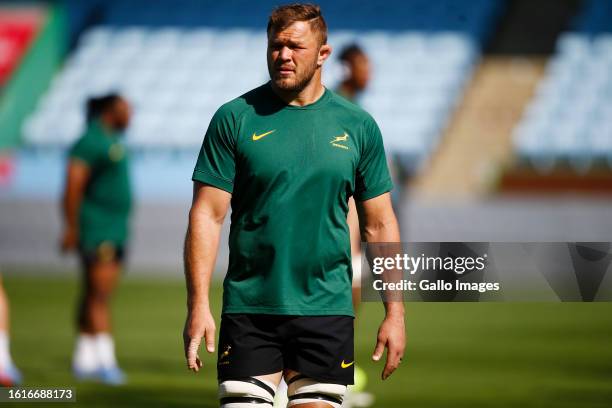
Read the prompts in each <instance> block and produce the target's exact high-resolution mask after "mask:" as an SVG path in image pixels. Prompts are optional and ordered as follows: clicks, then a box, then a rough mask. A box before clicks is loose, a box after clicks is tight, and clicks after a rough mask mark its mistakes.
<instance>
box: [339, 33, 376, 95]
mask: <svg viewBox="0 0 612 408" xmlns="http://www.w3.org/2000/svg"><path fill="white" fill-rule="evenodd" d="M338 59H339V60H340V62H341V63H342V66H343V68H344V78H343V79H342V81H341V82H340V85H339V86H338V88H336V92H337V93H338V94H340V95H342V96H344V97H345V98H346V99H348V100H349V101H351V102H355V103H358V102H359V96H360V94H361V93H362V92H363V91H364V90H365V89H366V88H367V87H368V84H369V83H370V76H371V70H370V59H369V58H368V55H367V54H366V53H365V51H364V50H363V49H362V48H361V47H360V46H359V45H358V44H351V45H348V46H346V47H345V48H343V49H342V51H341V52H340V56H339V57H338Z"/></svg>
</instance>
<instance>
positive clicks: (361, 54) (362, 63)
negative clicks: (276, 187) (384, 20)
mask: <svg viewBox="0 0 612 408" xmlns="http://www.w3.org/2000/svg"><path fill="white" fill-rule="evenodd" d="M338 59H339V60H340V62H341V63H342V67H343V72H344V77H343V78H342V81H341V82H340V85H339V86H338V87H337V88H336V93H338V94H340V95H342V96H344V97H345V98H346V99H348V100H349V101H351V102H353V103H355V104H359V99H360V98H359V97H360V95H361V93H362V92H363V91H364V90H365V89H366V88H367V86H368V83H369V82H370V76H371V70H370V59H369V58H368V56H367V54H366V53H365V51H364V50H363V49H362V48H361V47H360V46H359V45H358V44H350V45H348V46H346V47H344V48H343V49H342V50H341V51H340V55H339V57H338ZM347 222H348V226H349V230H350V232H351V256H352V264H353V308H354V309H355V313H357V311H358V309H359V304H360V301H361V233H360V232H359V217H358V216H357V207H356V206H355V199H354V198H353V197H351V198H350V199H349V211H348V216H347ZM366 383H367V374H366V372H365V371H364V370H363V369H361V368H360V367H359V366H358V365H357V364H355V385H354V386H352V387H349V388H348V390H347V395H346V399H345V404H344V405H345V406H354V407H367V406H370V405H372V403H373V402H374V397H373V396H372V395H371V394H369V393H366V392H364V388H365V386H366Z"/></svg>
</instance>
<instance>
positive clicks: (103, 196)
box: [62, 94, 131, 384]
mask: <svg viewBox="0 0 612 408" xmlns="http://www.w3.org/2000/svg"><path fill="white" fill-rule="evenodd" d="M130 114H131V112H130V106H129V104H128V103H127V101H126V100H125V99H123V98H122V97H121V96H119V95H116V94H111V95H106V96H103V97H99V98H92V99H90V100H89V102H88V104H87V130H86V132H85V134H84V135H83V136H82V137H81V138H80V139H78V140H77V141H76V143H75V144H74V145H73V146H72V148H71V149H70V152H69V157H70V159H69V163H68V170H67V180H66V189H65V193H64V200H63V210H64V221H65V222H64V235H63V237H62V249H63V250H64V251H68V250H74V249H78V252H79V255H80V258H81V263H82V267H83V292H82V293H81V299H80V303H79V306H78V331H79V334H78V338H77V341H76V348H75V351H74V356H73V371H74V374H75V376H76V377H77V378H78V379H81V380H98V381H102V382H105V383H108V384H121V383H123V382H124V381H125V376H124V374H123V372H122V371H121V370H120V369H119V366H118V364H117V360H116V358H115V346H114V341H113V338H112V336H111V316H110V299H111V295H112V293H113V290H114V288H115V286H116V283H117V280H118V278H119V275H120V272H121V267H122V261H123V256H124V251H125V246H126V243H127V239H128V218H129V215H130V208H131V189H130V183H129V177H128V161H127V160H128V158H127V150H126V148H125V147H124V145H123V144H122V142H121V136H122V134H123V131H124V130H125V129H126V127H127V126H128V123H129V120H130Z"/></svg>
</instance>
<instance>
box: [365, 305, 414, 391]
mask: <svg viewBox="0 0 612 408" xmlns="http://www.w3.org/2000/svg"><path fill="white" fill-rule="evenodd" d="M405 346H406V333H405V326H404V316H403V314H402V315H387V317H385V320H383V322H382V324H381V325H380V328H379V329H378V338H377V342H376V347H375V348H374V354H372V360H374V361H379V360H380V359H381V357H382V355H383V352H384V350H385V347H386V348H387V362H386V363H385V368H384V369H383V372H382V379H383V380H386V379H387V378H389V376H390V375H391V374H392V373H393V372H394V371H395V369H397V367H398V366H399V364H400V362H401V361H402V357H403V356H404V348H405Z"/></svg>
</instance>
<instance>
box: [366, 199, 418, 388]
mask: <svg viewBox="0 0 612 408" xmlns="http://www.w3.org/2000/svg"><path fill="white" fill-rule="evenodd" d="M357 211H358V212H359V219H360V220H363V222H361V236H362V237H363V239H364V240H365V241H366V242H369V243H373V242H397V243H399V242H400V233H399V226H398V224H397V219H396V218H395V214H394V212H393V207H392V205H391V194H390V193H385V194H382V195H380V196H378V197H375V198H372V199H370V200H367V201H362V202H357ZM384 305H385V312H386V314H385V319H384V320H383V322H382V324H381V326H380V328H379V330H378V337H377V342H376V347H375V349H374V353H373V355H372V358H373V359H374V360H375V361H378V360H380V358H381V357H382V354H383V351H384V349H385V347H386V348H387V362H386V364H385V367H384V369H383V372H382V378H383V380H384V379H387V378H388V377H389V376H390V375H391V373H393V371H395V369H396V368H397V367H398V365H399V363H400V361H401V359H402V356H403V355H404V347H405V344H406V335H405V326H404V304H403V303H402V302H401V301H388V300H387V301H385V302H384Z"/></svg>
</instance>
